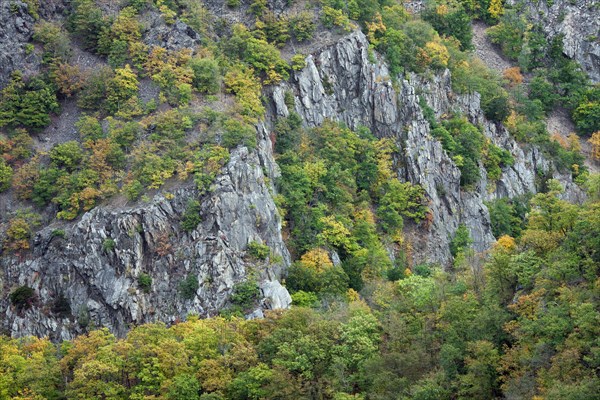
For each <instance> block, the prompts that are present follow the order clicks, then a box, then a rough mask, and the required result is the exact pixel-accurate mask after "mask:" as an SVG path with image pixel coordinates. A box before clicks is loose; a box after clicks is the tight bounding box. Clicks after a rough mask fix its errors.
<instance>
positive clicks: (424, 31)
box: [0, 0, 587, 340]
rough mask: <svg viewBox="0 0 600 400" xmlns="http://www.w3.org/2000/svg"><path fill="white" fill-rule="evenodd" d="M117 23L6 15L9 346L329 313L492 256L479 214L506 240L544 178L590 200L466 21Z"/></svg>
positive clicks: (146, 7)
mask: <svg viewBox="0 0 600 400" xmlns="http://www.w3.org/2000/svg"><path fill="white" fill-rule="evenodd" d="M117 3H118V2H103V1H98V2H95V1H92V0H77V1H75V2H73V4H67V3H64V4H63V3H61V2H58V1H57V2H50V3H44V4H42V3H37V2H35V1H27V2H20V1H15V2H11V3H10V4H7V3H3V4H2V14H1V16H2V18H3V20H6V21H7V23H6V24H3V26H4V28H3V30H2V31H0V34H1V35H2V38H3V40H2V46H3V47H2V49H1V51H0V54H1V57H3V58H2V60H5V61H6V62H3V64H2V65H3V67H2V68H1V69H0V76H1V77H2V80H0V84H1V86H2V87H3V92H2V93H3V99H2V101H1V102H0V129H2V136H0V139H1V140H2V142H0V143H1V144H2V146H1V147H0V148H1V149H2V152H3V158H2V164H1V165H0V166H1V167H2V170H1V172H2V174H3V175H2V181H1V182H0V183H1V190H2V192H0V210H2V215H1V216H0V227H1V232H2V234H3V237H2V243H3V247H2V254H1V255H0V265H2V275H1V276H0V284H1V286H2V292H1V293H2V298H1V301H0V306H1V308H0V316H1V317H2V327H3V329H4V330H5V331H6V332H7V333H9V334H10V335H13V336H22V335H28V334H32V335H38V336H44V335H48V336H50V337H51V338H52V339H54V340H65V339H70V338H72V337H74V336H76V335H78V334H81V333H84V332H86V331H88V330H89V329H91V328H93V327H99V326H104V327H107V328H109V329H110V330H111V331H113V332H115V333H117V334H119V335H124V334H125V333H126V332H127V330H128V329H129V328H130V327H131V326H132V325H136V324H141V323H145V322H151V321H163V322H167V323H174V322H176V321H179V320H181V319H185V318H186V316H187V315H189V314H198V315H201V316H203V317H207V316H214V315H216V314H219V313H222V314H225V315H231V314H233V315H241V316H243V315H245V316H248V317H259V316H261V315H262V313H263V311H264V310H268V309H271V308H287V307H289V305H290V303H291V298H290V295H289V293H288V291H287V289H286V288H285V287H284V286H282V284H281V283H280V282H284V280H285V284H286V285H287V286H288V287H289V288H290V290H291V291H292V292H296V293H299V292H305V291H307V292H311V293H312V292H314V293H313V295H315V296H318V297H320V298H323V299H325V298H327V299H329V298H330V297H331V296H333V297H334V298H335V297H336V296H337V297H339V296H342V297H343V296H346V295H347V291H348V290H350V291H354V292H361V291H362V290H363V289H364V288H365V287H367V286H368V285H369V283H370V282H371V281H373V280H375V281H376V280H378V279H386V278H387V277H390V276H396V275H397V274H404V273H405V271H412V270H418V269H419V268H429V267H431V266H434V265H438V266H440V267H442V268H445V269H448V270H450V269H451V268H452V267H453V260H454V258H455V257H456V255H457V254H458V252H459V250H460V249H463V248H464V247H469V248H471V249H472V250H473V251H474V252H475V253H476V254H480V256H479V257H484V256H485V252H486V251H487V250H489V249H490V247H491V246H492V245H493V243H494V242H495V240H496V237H499V236H500V235H502V234H504V233H510V232H508V231H506V229H504V228H500V226H502V223H503V222H502V221H501V219H502V218H503V217H498V215H497V213H496V212H495V211H494V212H493V213H492V215H490V212H489V209H490V207H491V208H492V209H493V210H496V208H497V207H498V204H500V205H502V204H504V203H503V202H508V203H510V204H511V207H512V208H511V210H512V211H510V212H512V213H513V215H512V216H511V218H516V219H517V221H519V222H518V224H517V226H521V225H523V224H524V223H525V219H526V211H524V210H526V209H527V203H528V198H529V197H531V196H532V195H534V194H535V193H538V192H539V191H542V192H544V191H546V190H547V189H548V187H547V182H549V181H550V180H553V181H556V182H558V183H560V185H561V186H562V188H563V193H562V194H561V197H562V198H563V199H567V200H569V201H570V202H573V203H577V204H578V203H581V202H583V201H584V199H585V195H584V192H583V191H582V190H581V189H580V187H579V186H578V185H577V184H575V180H577V181H578V182H579V183H581V182H584V181H585V178H586V176H587V175H586V174H587V173H586V172H585V169H584V168H583V167H581V165H580V164H582V163H581V156H580V155H579V154H578V152H577V149H576V148H574V147H567V148H566V149H564V148H562V147H561V146H559V145H558V144H557V143H556V142H552V141H550V140H549V138H548V135H547V132H546V131H545V130H544V129H543V125H542V128H540V126H539V125H537V124H538V121H537V120H536V118H538V116H537V115H536V117H535V118H532V117H530V115H529V114H528V112H529V110H531V109H535V107H537V105H536V104H535V103H533V102H532V101H531V100H529V99H528V98H527V96H524V97H523V96H520V95H519V93H518V92H517V91H515V92H513V89H514V87H513V84H512V83H510V82H508V81H507V80H503V79H502V78H501V77H500V76H498V75H497V74H495V73H494V72H493V71H490V70H489V69H487V68H486V67H485V66H483V65H482V64H481V63H480V62H479V61H478V60H477V59H476V58H475V57H473V55H471V54H470V53H469V52H468V51H467V50H468V49H469V48H470V40H471V36H470V35H471V34H470V29H471V21H470V19H469V18H467V19H464V18H463V19H461V22H460V27H459V26H458V25H457V28H456V29H457V31H456V32H457V33H453V32H452V31H451V30H449V29H450V28H448V26H446V25H444V24H445V22H444V18H450V17H449V16H454V15H458V14H460V15H464V16H466V14H464V10H462V8H461V9H459V8H456V7H458V6H456V7H455V8H452V9H451V11H452V12H451V13H450V14H445V13H442V12H441V11H440V10H441V9H439V10H438V9H435V10H434V9H432V8H431V7H429V8H427V7H426V8H424V9H423V11H422V12H423V18H424V19H425V20H426V21H429V22H430V23H431V24H432V25H433V27H435V28H436V29H437V30H438V31H439V32H438V31H436V30H435V29H434V28H433V27H432V25H429V23H428V22H424V21H423V20H422V19H421V18H420V17H419V16H416V15H411V14H410V13H409V12H408V11H406V9H405V8H404V7H402V6H401V5H395V6H393V7H391V6H385V7H384V8H383V9H381V10H380V9H379V7H381V6H380V5H377V6H375V5H373V4H371V5H370V6H372V7H374V8H365V9H363V10H361V9H360V8H359V9H353V10H346V9H344V8H343V7H342V8H340V7H339V5H335V4H329V3H327V4H326V3H323V4H321V3H318V4H317V3H315V4H312V6H313V7H312V8H311V7H308V6H309V4H308V3H307V4H304V3H299V4H293V5H290V4H280V3H279V2H273V3H263V2H253V3H245V2H242V3H239V4H238V3H236V4H233V3H232V4H229V3H227V4H225V3H223V2H207V3H206V4H204V5H203V4H200V3H198V2H193V1H187V0H185V1H183V0H182V1H177V2H175V1H157V2H145V1H129V2H123V3H118V4H117ZM386 7H387V8H386ZM390 7H391V8H390ZM453 7H454V6H453ZM436 10H437V11H436ZM461 10H462V11H461ZM461 13H462V14H461ZM382 18H383V19H382ZM461 18H462V17H461ZM352 19H355V20H357V21H355V22H353V21H352ZM361 24H362V27H363V28H364V29H361ZM386 24H387V25H386ZM288 25H289V26H288ZM388 27H389V28H388ZM459 28H460V29H459ZM363 30H364V32H366V34H365V33H363ZM451 35H454V36H456V39H449V38H448V37H449V36H451ZM10 49H14V51H10ZM301 51H302V52H305V53H304V54H303V53H301ZM523 110H524V111H523ZM540 118H541V117H540ZM338 123H340V124H338ZM338 138H340V142H339V143H341V146H342V147H343V148H340V149H337V150H335V149H331V148H330V147H331V146H334V144H333V143H336V140H337V139H338ZM285 143H287V144H285ZM353 146H358V147H359V148H355V147H353ZM334 150H335V151H334ZM361 150H362V151H364V154H363V153H362V152H361ZM338 158H339V159H338ZM281 170H283V173H282V172H281ZM336 179H339V181H336ZM501 199H507V200H501ZM518 204H525V206H524V208H523V209H521V208H519V207H520V206H517V205H518ZM519 229H520V228H519ZM314 257H316V258H319V259H320V260H321V261H322V262H324V263H325V265H327V266H329V265H331V266H333V267H334V268H333V269H332V270H331V271H329V270H327V268H326V269H325V272H324V271H323V270H322V268H321V267H318V265H319V264H318V263H317V267H315V268H316V272H315V273H316V275H315V276H313V277H312V278H311V279H313V281H311V282H312V283H310V284H309V283H307V282H308V281H306V280H305V278H306V277H305V275H302V274H308V275H310V274H313V272H314V271H312V272H311V270H310V267H308V266H309V265H313V264H311V263H313V261H314V260H313V261H310V260H311V259H312V258H314ZM321 261H320V262H321ZM290 266H292V269H290ZM288 271H291V272H290V275H289V276H288ZM325 273H330V274H331V276H329V275H327V276H321V275H319V274H325ZM308 275H307V276H308ZM311 276H312V275H311ZM306 279H308V278H306ZM328 279H330V280H331V282H330V283H331V284H332V285H333V286H331V287H329V286H327V287H322V286H319V285H317V284H316V283H314V282H315V281H323V282H325V281H327V282H329V281H328ZM334 286H335V287H334Z"/></svg>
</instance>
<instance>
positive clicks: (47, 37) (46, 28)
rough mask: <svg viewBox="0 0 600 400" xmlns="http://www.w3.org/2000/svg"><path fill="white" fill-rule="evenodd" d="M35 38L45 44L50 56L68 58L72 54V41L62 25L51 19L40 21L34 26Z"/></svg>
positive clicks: (45, 49)
mask: <svg viewBox="0 0 600 400" xmlns="http://www.w3.org/2000/svg"><path fill="white" fill-rule="evenodd" d="M33 39H34V40H36V41H37V42H40V43H41V44H42V45H43V46H44V51H45V52H46V54H47V55H48V56H49V57H50V58H54V57H58V58H61V59H63V60H67V59H68V58H69V56H70V55H71V51H72V50H71V42H70V40H69V37H68V36H67V35H66V32H64V31H62V30H61V28H60V26H59V25H57V24H56V23H53V22H49V21H43V20H42V21H38V22H37V23H36V24H35V26H34V27H33Z"/></svg>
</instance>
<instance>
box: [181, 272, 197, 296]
mask: <svg viewBox="0 0 600 400" xmlns="http://www.w3.org/2000/svg"><path fill="white" fill-rule="evenodd" d="M199 287H200V283H199V282H198V277H197V276H196V275H188V276H187V277H186V278H185V279H184V280H182V281H181V282H180V283H179V293H180V294H181V297H183V298H184V299H186V300H192V299H193V298H194V297H196V292H197V291H198V288H199Z"/></svg>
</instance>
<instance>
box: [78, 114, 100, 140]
mask: <svg viewBox="0 0 600 400" xmlns="http://www.w3.org/2000/svg"><path fill="white" fill-rule="evenodd" d="M75 127H76V128H77V131H79V136H80V137H81V140H82V141H83V142H86V141H88V140H98V139H100V138H102V137H103V136H104V132H103V131H102V125H101V124H100V122H99V121H98V119H97V118H94V117H92V116H89V115H84V116H82V117H81V118H79V121H77V122H76V123H75Z"/></svg>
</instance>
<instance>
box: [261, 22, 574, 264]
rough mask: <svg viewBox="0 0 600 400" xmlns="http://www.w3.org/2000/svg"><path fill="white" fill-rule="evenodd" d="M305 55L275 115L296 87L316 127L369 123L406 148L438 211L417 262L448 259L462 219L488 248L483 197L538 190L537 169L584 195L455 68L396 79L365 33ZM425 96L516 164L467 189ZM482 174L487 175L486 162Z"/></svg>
mask: <svg viewBox="0 0 600 400" xmlns="http://www.w3.org/2000/svg"><path fill="white" fill-rule="evenodd" d="M306 62H307V65H306V68H304V69H303V70H302V71H299V72H297V73H295V74H294V76H293V77H292V79H291V80H290V82H289V83H286V84H284V85H281V86H279V87H277V88H275V89H274V90H273V93H272V98H273V107H272V114H273V115H275V116H286V115H287V114H288V113H289V110H288V108H287V106H286V105H285V102H284V93H285V91H286V90H291V91H292V92H293V93H294V96H295V111H296V112H297V113H298V114H300V115H301V116H302V118H303V119H304V122H305V124H306V125H307V126H309V127H311V126H317V125H319V124H321V123H322V122H323V121H324V120H326V119H331V120H335V121H341V122H344V123H345V124H347V125H348V126H349V127H352V128H356V127H358V126H361V125H362V126H367V127H369V128H370V129H371V131H372V132H373V133H374V134H375V135H376V136H378V137H391V138H393V139H394V140H395V142H396V144H397V146H398V148H399V149H400V151H399V153H398V154H397V155H396V167H397V171H398V178H399V179H400V180H402V181H410V182H413V183H416V184H420V185H421V186H423V188H424V189H425V191H426V193H427V197H428V198H429V208H430V210H431V213H432V217H433V218H432V220H431V224H430V225H429V226H424V225H421V226H419V227H412V228H413V229H412V230H411V232H410V237H411V238H412V244H413V248H414V250H415V251H414V259H415V262H439V263H442V264H443V265H447V264H448V262H449V260H450V257H451V256H450V251H449V242H450V240H451V238H452V237H453V235H454V232H455V231H456V229H457V228H458V226H459V224H461V223H464V224H465V225H466V226H467V227H468V228H469V230H470V232H471V236H472V238H473V240H474V248H475V250H476V251H484V250H486V249H487V248H489V246H490V245H491V243H493V242H494V240H495V239H494V237H493V235H492V233H491V227H490V220H489V213H488V210H487V207H486V206H485V204H484V202H485V201H486V200H492V199H494V198H497V197H514V196H518V195H520V194H524V193H528V192H531V193H535V192H536V174H537V173H541V172H544V173H549V174H550V175H552V176H553V177H554V178H556V179H558V180H560V181H561V182H562V184H563V186H565V188H566V192H565V193H566V194H565V195H566V196H568V197H569V198H570V199H571V200H573V201H580V200H581V198H582V193H581V191H580V190H579V188H578V187H577V186H576V185H574V184H573V183H572V181H571V177H570V174H566V175H563V174H561V173H560V172H558V171H556V170H555V169H554V168H553V166H552V163H551V162H550V161H549V160H547V159H546V158H545V157H544V156H543V155H542V154H541V153H540V152H539V151H538V150H537V149H536V148H535V147H531V146H525V147H523V146H520V145H519V144H517V143H516V142H515V141H514V140H513V139H512V138H511V137H510V135H509V133H508V131H507V130H506V128H504V127H503V126H502V125H501V124H496V123H493V122H491V121H488V120H486V119H485V117H484V116H483V112H482V111H481V108H480V97H479V94H477V93H474V94H471V95H458V94H456V93H454V92H453V91H452V88H451V77H450V73H449V72H448V71H446V72H444V73H443V74H441V75H438V76H433V77H431V78H427V79H426V78H420V77H417V76H415V75H413V76H411V77H410V79H408V80H401V81H399V82H398V83H397V84H396V85H395V84H392V81H391V79H390V77H389V72H388V69H387V67H386V64H385V63H384V62H383V61H382V59H381V58H377V60H376V61H375V62H371V61H369V54H368V42H367V39H366V37H365V36H364V35H363V34H362V33H361V32H355V33H352V34H350V35H349V36H347V37H345V38H343V39H342V40H340V41H339V42H338V43H336V44H335V45H333V46H329V47H327V48H325V49H322V50H321V51H319V52H317V53H315V54H313V55H310V56H309V57H308V58H307V59H306ZM419 96H422V97H423V98H424V99H425V100H426V101H427V104H428V105H429V107H431V108H432V109H433V110H434V111H435V113H436V114H437V116H438V117H439V116H441V115H443V114H447V113H448V112H449V111H452V110H454V111H460V112H461V113H463V114H464V115H465V116H467V117H468V119H469V120H470V122H471V123H473V124H476V125H479V126H482V127H483V131H484V133H485V135H486V136H487V137H489V138H490V139H491V140H492V141H493V142H494V143H495V144H496V145H498V146H500V147H502V148H505V149H508V150H510V152H511V153H512V154H513V156H514V158H515V163H514V165H513V166H511V167H508V168H505V169H504V171H503V174H502V176H501V178H500V179H499V180H498V181H497V182H495V183H492V182H487V181H486V180H485V179H482V180H481V181H480V182H479V183H478V184H477V185H476V188H475V189H474V190H472V191H465V190H463V189H462V188H461V187H460V171H459V169H458V168H457V166H456V165H455V164H454V162H453V161H452V160H451V158H450V157H449V156H448V154H447V153H446V152H445V151H444V150H443V149H442V146H441V144H440V143H439V142H438V141H436V140H435V139H433V138H432V136H431V134H430V131H429V124H428V122H427V121H426V120H425V118H424V116H423V110H422V109H421V107H420V106H419ZM481 176H483V177H485V171H484V170H483V169H482V174H481Z"/></svg>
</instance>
